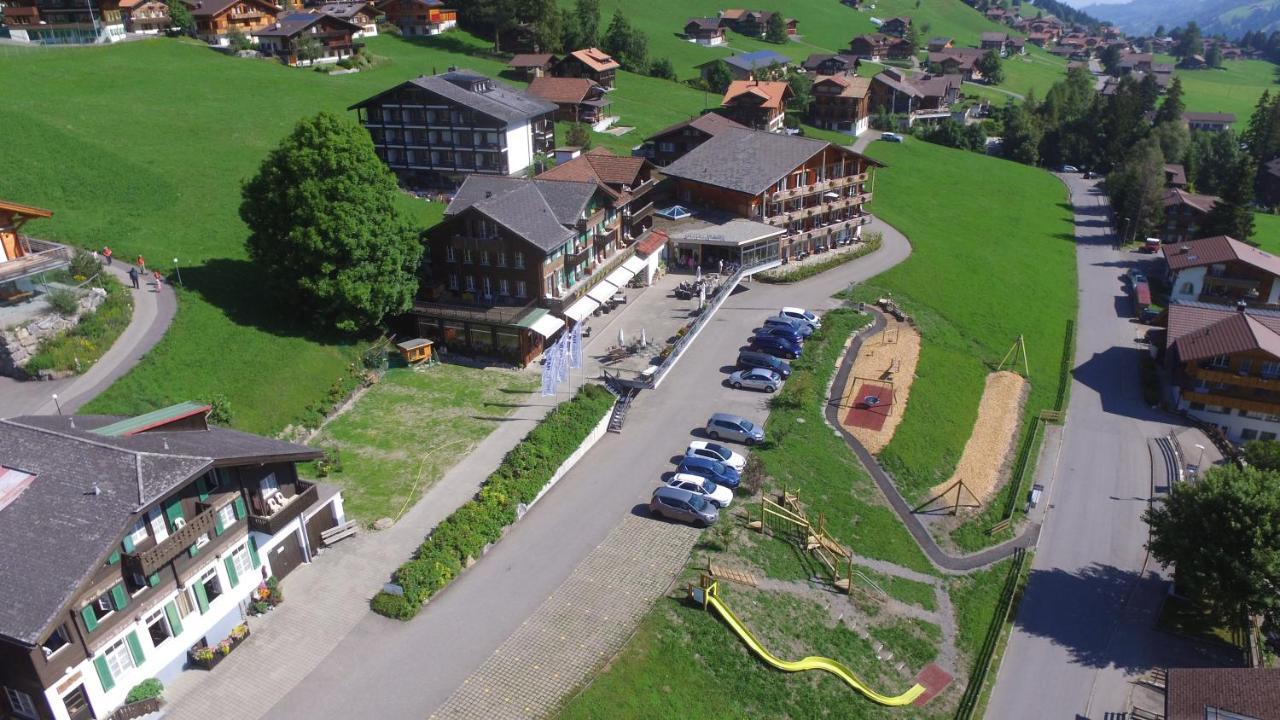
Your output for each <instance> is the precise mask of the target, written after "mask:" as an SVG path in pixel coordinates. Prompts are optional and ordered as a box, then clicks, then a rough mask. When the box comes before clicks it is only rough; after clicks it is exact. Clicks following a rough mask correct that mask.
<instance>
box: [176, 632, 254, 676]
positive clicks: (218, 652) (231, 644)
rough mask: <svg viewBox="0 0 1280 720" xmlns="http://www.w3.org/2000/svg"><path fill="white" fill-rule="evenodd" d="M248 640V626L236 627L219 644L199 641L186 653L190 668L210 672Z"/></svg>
mask: <svg viewBox="0 0 1280 720" xmlns="http://www.w3.org/2000/svg"><path fill="white" fill-rule="evenodd" d="M248 639H249V626H248V625H237V626H236V627H235V628H233V629H232V631H231V634H230V635H228V636H227V637H225V638H223V639H222V640H221V641H220V642H218V643H215V644H213V645H209V644H208V643H206V642H204V641H201V643H200V644H199V645H197V646H195V647H193V648H191V650H190V651H188V652H187V656H188V658H190V660H191V666H192V667H197V668H201V669H203V670H212V669H213V668H214V667H216V666H217V665H218V663H220V662H222V659H223V658H225V657H226V656H228V655H230V654H231V651H232V650H235V649H236V648H237V647H239V646H240V643H242V642H244V641H245V640H248Z"/></svg>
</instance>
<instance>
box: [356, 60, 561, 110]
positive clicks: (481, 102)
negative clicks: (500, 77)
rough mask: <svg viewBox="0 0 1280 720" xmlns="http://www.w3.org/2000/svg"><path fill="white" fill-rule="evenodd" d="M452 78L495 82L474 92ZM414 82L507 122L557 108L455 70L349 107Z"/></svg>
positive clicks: (482, 78) (485, 78) (366, 103)
mask: <svg viewBox="0 0 1280 720" xmlns="http://www.w3.org/2000/svg"><path fill="white" fill-rule="evenodd" d="M451 80H453V81H456V82H462V83H464V84H465V83H466V81H468V80H476V81H479V80H487V81H488V82H489V83H491V85H492V89H491V90H488V91H485V92H472V91H471V90H470V89H468V88H465V87H461V86H459V85H458V84H455V82H451ZM410 83H411V84H413V85H417V86H418V87H420V88H423V89H424V90H429V91H431V92H433V93H436V94H437V95H440V96H442V97H444V98H447V99H449V100H451V101H453V102H456V103H458V104H459V105H462V106H464V107H468V108H471V109H472V110H475V111H476V112H478V113H482V114H484V115H487V116H489V117H492V118H495V119H497V120H501V121H503V122H512V121H516V120H530V119H532V118H535V117H538V116H540V115H546V114H547V113H554V112H555V111H556V105H555V103H550V102H547V101H545V100H540V99H538V98H535V97H532V96H530V95H528V94H526V93H523V92H521V91H519V90H516V89H515V88H513V87H511V86H509V85H506V84H504V83H500V82H498V81H497V80H494V79H492V78H489V77H487V76H485V75H481V74H479V73H475V72H472V71H469V70H455V71H452V72H447V73H442V74H440V75H423V76H422V77H418V78H414V79H413V80H409V81H408V82H407V83H403V84H401V85H397V86H396V87H394V88H391V89H390V90H386V91H384V92H381V93H378V94H377V95H375V96H373V97H371V98H369V99H367V100H363V101H361V102H358V103H356V104H355V105H352V106H351V107H350V108H348V109H354V108H357V107H363V106H365V105H368V104H370V103H372V102H373V101H375V100H377V99H379V98H381V97H382V96H383V95H386V94H387V93H389V92H393V91H395V90H396V89H398V88H400V87H403V86H404V85H406V84H410Z"/></svg>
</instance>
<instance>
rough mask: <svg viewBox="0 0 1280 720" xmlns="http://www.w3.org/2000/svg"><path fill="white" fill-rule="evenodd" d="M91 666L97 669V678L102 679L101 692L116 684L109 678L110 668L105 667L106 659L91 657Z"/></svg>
mask: <svg viewBox="0 0 1280 720" xmlns="http://www.w3.org/2000/svg"><path fill="white" fill-rule="evenodd" d="M93 666H94V667H95V668H97V670H98V679H99V680H101V681H102V692H107V691H109V690H111V688H113V687H115V686H116V681H115V680H113V679H112V678H111V668H109V667H107V659H106V658H105V657H102V656H98V657H96V658H94V659H93Z"/></svg>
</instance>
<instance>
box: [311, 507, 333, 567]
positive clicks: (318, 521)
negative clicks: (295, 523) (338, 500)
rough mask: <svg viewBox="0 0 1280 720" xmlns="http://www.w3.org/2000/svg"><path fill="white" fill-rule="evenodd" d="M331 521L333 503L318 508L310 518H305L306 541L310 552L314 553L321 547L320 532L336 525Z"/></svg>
mask: <svg viewBox="0 0 1280 720" xmlns="http://www.w3.org/2000/svg"><path fill="white" fill-rule="evenodd" d="M336 524H337V523H335V522H334V521H333V505H326V506H324V507H322V508H320V510H319V511H317V512H316V514H315V515H312V516H311V519H309V520H307V542H308V543H309V544H310V545H311V554H312V555H315V554H316V552H318V551H319V550H320V548H321V545H320V533H322V532H324V531H325V530H328V529H329V528H331V527H333V526H334V525H336Z"/></svg>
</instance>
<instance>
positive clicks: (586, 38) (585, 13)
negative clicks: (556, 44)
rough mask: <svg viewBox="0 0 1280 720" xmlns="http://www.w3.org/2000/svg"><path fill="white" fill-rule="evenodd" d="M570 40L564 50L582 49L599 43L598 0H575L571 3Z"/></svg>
mask: <svg viewBox="0 0 1280 720" xmlns="http://www.w3.org/2000/svg"><path fill="white" fill-rule="evenodd" d="M572 18H573V20H574V22H573V23H572V25H573V30H574V32H573V37H572V38H570V40H571V41H572V42H569V41H566V42H565V50H582V49H584V48H589V47H596V46H598V45H599V44H600V0H577V2H575V3H574V5H573V15H572Z"/></svg>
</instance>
